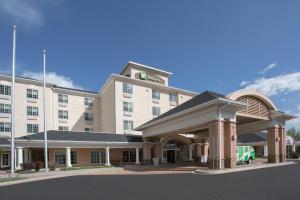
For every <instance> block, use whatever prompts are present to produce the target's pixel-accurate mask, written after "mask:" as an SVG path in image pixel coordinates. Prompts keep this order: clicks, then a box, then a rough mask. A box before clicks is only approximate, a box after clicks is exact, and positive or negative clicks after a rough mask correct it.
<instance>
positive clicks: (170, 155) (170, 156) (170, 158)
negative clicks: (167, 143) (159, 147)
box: [166, 150, 176, 163]
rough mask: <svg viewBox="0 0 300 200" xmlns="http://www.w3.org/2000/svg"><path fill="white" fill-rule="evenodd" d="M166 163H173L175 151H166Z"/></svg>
mask: <svg viewBox="0 0 300 200" xmlns="http://www.w3.org/2000/svg"><path fill="white" fill-rule="evenodd" d="M166 152H167V163H175V161H176V160H175V154H176V151H175V150H167V151H166Z"/></svg>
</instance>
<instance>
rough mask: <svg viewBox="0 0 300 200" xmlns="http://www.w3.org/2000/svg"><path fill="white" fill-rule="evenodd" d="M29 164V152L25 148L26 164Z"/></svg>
mask: <svg viewBox="0 0 300 200" xmlns="http://www.w3.org/2000/svg"><path fill="white" fill-rule="evenodd" d="M28 162H29V151H28V148H24V163H28Z"/></svg>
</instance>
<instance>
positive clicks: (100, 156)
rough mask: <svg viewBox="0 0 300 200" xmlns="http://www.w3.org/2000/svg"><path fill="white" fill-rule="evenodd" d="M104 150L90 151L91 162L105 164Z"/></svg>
mask: <svg viewBox="0 0 300 200" xmlns="http://www.w3.org/2000/svg"><path fill="white" fill-rule="evenodd" d="M105 159H106V155H105V150H102V151H91V164H105V162H106V160H105Z"/></svg>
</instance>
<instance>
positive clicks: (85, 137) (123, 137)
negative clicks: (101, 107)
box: [16, 130, 143, 142]
mask: <svg viewBox="0 0 300 200" xmlns="http://www.w3.org/2000/svg"><path fill="white" fill-rule="evenodd" d="M47 135H48V140H52V141H55V140H60V141H95V142H143V137H142V136H139V135H130V134H116V133H91V132H76V131H56V130H50V131H48V132H47ZM43 139H44V132H40V133H37V134H32V135H28V136H23V137H19V138H16V141H17V140H43Z"/></svg>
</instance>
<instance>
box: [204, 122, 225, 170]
mask: <svg viewBox="0 0 300 200" xmlns="http://www.w3.org/2000/svg"><path fill="white" fill-rule="evenodd" d="M208 127H209V163H208V164H209V168H211V169H223V168H224V122H223V121H213V122H210V123H209V126H208Z"/></svg>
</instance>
